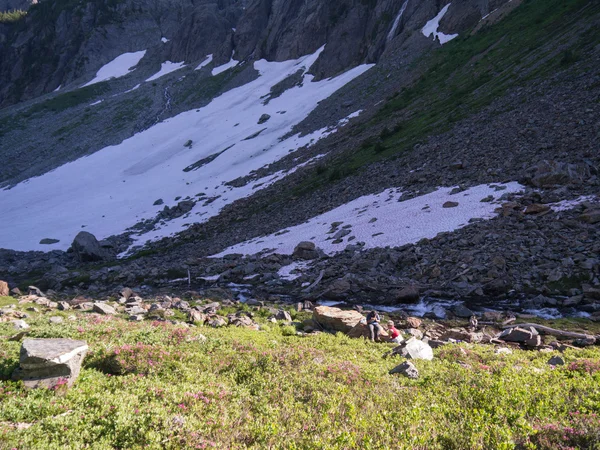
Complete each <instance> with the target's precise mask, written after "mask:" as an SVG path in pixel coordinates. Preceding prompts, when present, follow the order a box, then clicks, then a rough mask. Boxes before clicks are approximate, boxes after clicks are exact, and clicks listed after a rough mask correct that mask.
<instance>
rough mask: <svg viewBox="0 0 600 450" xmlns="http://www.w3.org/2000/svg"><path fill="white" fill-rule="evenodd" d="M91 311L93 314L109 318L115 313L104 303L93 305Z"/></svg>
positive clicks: (113, 309)
mask: <svg viewBox="0 0 600 450" xmlns="http://www.w3.org/2000/svg"><path fill="white" fill-rule="evenodd" d="M92 310H93V311H94V312H97V313H98V314H104V315H109V316H112V315H114V314H116V313H117V311H116V310H115V308H113V307H112V306H110V305H107V304H106V303H94V306H93V308H92Z"/></svg>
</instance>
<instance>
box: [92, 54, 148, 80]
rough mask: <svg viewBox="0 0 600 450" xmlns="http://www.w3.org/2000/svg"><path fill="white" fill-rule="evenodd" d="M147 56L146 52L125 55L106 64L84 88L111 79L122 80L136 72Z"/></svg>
mask: <svg viewBox="0 0 600 450" xmlns="http://www.w3.org/2000/svg"><path fill="white" fill-rule="evenodd" d="M145 54H146V50H141V51H139V52H132V53H123V54H122V55H119V56H117V57H116V58H115V59H113V60H112V61H111V62H109V63H108V64H105V65H104V66H102V67H101V68H100V70H99V71H98V72H96V77H95V78H94V79H93V80H92V81H90V82H88V83H86V84H84V85H83V86H82V87H85V86H90V85H92V84H96V83H100V82H101V81H106V80H110V79H111V78H120V77H123V76H125V75H127V74H128V73H130V72H133V71H134V70H135V66H137V64H138V63H139V62H140V60H141V59H142V58H143V57H144V55H145Z"/></svg>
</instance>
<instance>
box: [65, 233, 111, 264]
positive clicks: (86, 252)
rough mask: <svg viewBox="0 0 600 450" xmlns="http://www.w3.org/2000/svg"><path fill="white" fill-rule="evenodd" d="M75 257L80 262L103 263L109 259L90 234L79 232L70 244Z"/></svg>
mask: <svg viewBox="0 0 600 450" xmlns="http://www.w3.org/2000/svg"><path fill="white" fill-rule="evenodd" d="M71 249H72V250H73V254H74V255H75V257H76V258H77V259H78V260H79V261H81V262H93V261H103V260H106V259H109V257H108V255H107V253H106V251H105V250H104V249H103V248H102V247H101V246H100V243H99V242H98V240H97V239H96V237H95V236H94V235H93V234H92V233H88V232H87V231H81V232H79V234H77V236H75V239H74V240H73V243H72V244H71Z"/></svg>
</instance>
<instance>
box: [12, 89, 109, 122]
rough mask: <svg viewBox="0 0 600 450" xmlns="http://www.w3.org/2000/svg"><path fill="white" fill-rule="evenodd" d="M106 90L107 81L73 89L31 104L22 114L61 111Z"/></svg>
mask: <svg viewBox="0 0 600 450" xmlns="http://www.w3.org/2000/svg"><path fill="white" fill-rule="evenodd" d="M108 90H109V86H108V82H107V81H103V82H101V83H96V84H92V85H91V86H86V87H82V88H80V89H75V90H73V91H69V92H65V93H64V94H60V95H57V96H56V97H53V98H50V99H48V100H46V101H43V102H41V103H38V104H36V105H34V106H32V107H31V108H29V109H28V110H27V111H26V112H25V113H24V115H25V117H29V116H31V115H32V114H36V113H39V112H53V113H56V112H61V111H64V110H66V109H68V108H73V107H75V106H78V105H80V104H82V103H86V102H90V101H92V100H93V99H95V98H96V97H98V96H100V95H102V94H103V93H105V92H106V91H108Z"/></svg>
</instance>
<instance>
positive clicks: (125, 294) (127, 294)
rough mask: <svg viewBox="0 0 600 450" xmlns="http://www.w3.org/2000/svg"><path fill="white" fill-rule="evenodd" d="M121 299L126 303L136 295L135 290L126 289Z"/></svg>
mask: <svg viewBox="0 0 600 450" xmlns="http://www.w3.org/2000/svg"><path fill="white" fill-rule="evenodd" d="M120 294H121V297H123V298H124V299H125V300H126V301H127V300H128V299H129V297H133V295H134V293H133V290H132V289H131V288H128V287H126V288H124V289H123V290H122V291H121V292H120Z"/></svg>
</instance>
